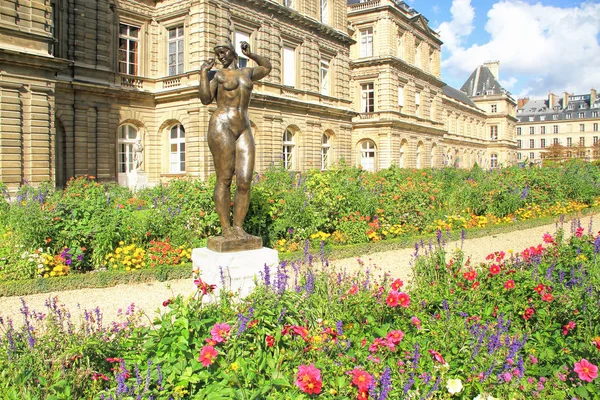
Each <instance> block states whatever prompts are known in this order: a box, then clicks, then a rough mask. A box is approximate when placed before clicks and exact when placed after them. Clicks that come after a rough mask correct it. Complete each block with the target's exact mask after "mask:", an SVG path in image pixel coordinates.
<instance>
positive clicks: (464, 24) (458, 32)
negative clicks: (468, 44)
mask: <svg viewBox="0 0 600 400" xmlns="http://www.w3.org/2000/svg"><path fill="white" fill-rule="evenodd" d="M450 13H451V14H452V20H451V21H450V22H442V23H441V24H440V26H439V27H438V31H439V33H440V36H441V38H442V40H443V41H444V45H445V46H446V48H447V49H449V50H450V51H451V52H454V51H456V50H457V49H460V48H461V47H460V46H461V42H462V41H463V39H464V38H466V37H468V36H469V35H470V34H471V32H472V31H473V20H474V19H475V9H473V7H472V6H471V0H453V1H452V7H450Z"/></svg>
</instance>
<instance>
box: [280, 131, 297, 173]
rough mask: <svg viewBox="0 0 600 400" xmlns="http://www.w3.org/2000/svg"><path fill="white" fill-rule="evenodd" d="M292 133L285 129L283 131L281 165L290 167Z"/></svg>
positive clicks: (292, 146) (291, 163) (292, 154)
mask: <svg viewBox="0 0 600 400" xmlns="http://www.w3.org/2000/svg"><path fill="white" fill-rule="evenodd" d="M294 146H295V144H294V133H293V132H292V131H291V130H289V129H286V130H285V132H283V167H284V168H285V169H292V168H293V164H294Z"/></svg>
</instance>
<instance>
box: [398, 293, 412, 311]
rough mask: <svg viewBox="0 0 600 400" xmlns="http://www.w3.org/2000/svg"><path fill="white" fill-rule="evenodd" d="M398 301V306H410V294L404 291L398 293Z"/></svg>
mask: <svg viewBox="0 0 600 400" xmlns="http://www.w3.org/2000/svg"><path fill="white" fill-rule="evenodd" d="M398 303H400V307H404V308H408V307H409V306H410V296H409V295H407V294H406V293H404V292H402V293H399V294H398Z"/></svg>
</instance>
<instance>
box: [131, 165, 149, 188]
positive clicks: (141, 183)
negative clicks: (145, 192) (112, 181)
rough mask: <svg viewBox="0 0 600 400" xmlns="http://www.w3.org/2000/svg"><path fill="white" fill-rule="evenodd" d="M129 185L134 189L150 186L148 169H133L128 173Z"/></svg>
mask: <svg viewBox="0 0 600 400" xmlns="http://www.w3.org/2000/svg"><path fill="white" fill-rule="evenodd" d="M127 187H128V188H129V189H131V190H133V191H136V190H140V189H144V188H146V187H148V175H147V174H146V171H142V170H133V171H132V172H130V173H129V174H127Z"/></svg>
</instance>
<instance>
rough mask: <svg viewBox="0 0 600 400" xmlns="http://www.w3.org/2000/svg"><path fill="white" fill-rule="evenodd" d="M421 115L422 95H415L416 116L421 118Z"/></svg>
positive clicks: (417, 93)
mask: <svg viewBox="0 0 600 400" xmlns="http://www.w3.org/2000/svg"><path fill="white" fill-rule="evenodd" d="M420 115H421V93H419V92H416V93H415V116H416V117H419V116H420Z"/></svg>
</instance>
